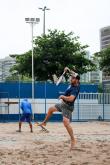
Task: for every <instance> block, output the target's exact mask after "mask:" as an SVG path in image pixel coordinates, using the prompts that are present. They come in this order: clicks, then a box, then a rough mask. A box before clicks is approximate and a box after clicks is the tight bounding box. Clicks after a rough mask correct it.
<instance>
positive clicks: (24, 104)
mask: <svg viewBox="0 0 110 165" xmlns="http://www.w3.org/2000/svg"><path fill="white" fill-rule="evenodd" d="M20 108H21V109H22V111H23V114H26V113H29V114H32V107H31V103H29V102H28V100H26V99H24V100H23V101H22V102H21V105H20Z"/></svg>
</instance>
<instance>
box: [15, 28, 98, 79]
mask: <svg viewBox="0 0 110 165" xmlns="http://www.w3.org/2000/svg"><path fill="white" fill-rule="evenodd" d="M78 40H79V37H75V36H74V34H73V33H72V32H71V33H69V34H65V33H64V31H62V32H60V31H57V30H54V31H51V30H49V34H47V35H43V36H39V37H36V38H35V39H34V72H35V79H36V80H52V81H53V75H54V74H55V75H57V76H59V75H61V73H62V71H63V69H64V67H65V66H67V67H69V68H73V66H75V68H76V70H77V72H79V74H83V73H86V72H88V71H91V70H94V67H95V65H94V64H93V62H92V61H91V60H89V59H87V58H86V48H87V47H88V46H87V45H81V43H80V42H79V41H78ZM31 67H32V66H31V51H28V52H26V53H24V54H22V55H19V56H17V65H15V66H14V67H13V68H12V70H13V69H16V70H18V71H19V73H20V74H23V75H26V76H31Z"/></svg>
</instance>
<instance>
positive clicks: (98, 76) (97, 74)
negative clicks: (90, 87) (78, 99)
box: [81, 51, 102, 83]
mask: <svg viewBox="0 0 110 165" xmlns="http://www.w3.org/2000/svg"><path fill="white" fill-rule="evenodd" d="M86 58H87V59H90V58H91V55H90V52H89V51H87V54H86ZM94 63H95V64H96V65H99V64H98V63H97V62H96V61H94ZM81 82H84V83H99V82H102V72H101V71H100V70H99V69H97V70H96V71H92V72H87V73H84V74H82V75H81Z"/></svg>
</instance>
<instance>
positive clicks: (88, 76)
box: [81, 51, 90, 83]
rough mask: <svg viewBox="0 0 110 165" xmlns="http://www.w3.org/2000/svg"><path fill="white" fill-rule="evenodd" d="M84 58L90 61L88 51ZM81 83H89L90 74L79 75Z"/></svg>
mask: <svg viewBox="0 0 110 165" xmlns="http://www.w3.org/2000/svg"><path fill="white" fill-rule="evenodd" d="M86 58H87V59H90V52H89V51H87V53H86ZM81 82H85V83H88V82H90V72H87V73H84V74H82V75H81Z"/></svg>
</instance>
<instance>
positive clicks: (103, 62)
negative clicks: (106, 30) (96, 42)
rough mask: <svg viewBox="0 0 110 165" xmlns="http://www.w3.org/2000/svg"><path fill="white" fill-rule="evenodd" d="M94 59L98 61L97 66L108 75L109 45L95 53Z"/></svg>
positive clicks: (109, 68)
mask: <svg viewBox="0 0 110 165" xmlns="http://www.w3.org/2000/svg"><path fill="white" fill-rule="evenodd" d="M94 59H96V60H97V61H98V62H99V68H100V69H101V70H103V71H104V72H105V73H106V74H107V75H110V47H108V48H106V49H103V50H102V51H100V52H97V53H95V54H94Z"/></svg>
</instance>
